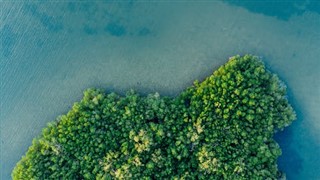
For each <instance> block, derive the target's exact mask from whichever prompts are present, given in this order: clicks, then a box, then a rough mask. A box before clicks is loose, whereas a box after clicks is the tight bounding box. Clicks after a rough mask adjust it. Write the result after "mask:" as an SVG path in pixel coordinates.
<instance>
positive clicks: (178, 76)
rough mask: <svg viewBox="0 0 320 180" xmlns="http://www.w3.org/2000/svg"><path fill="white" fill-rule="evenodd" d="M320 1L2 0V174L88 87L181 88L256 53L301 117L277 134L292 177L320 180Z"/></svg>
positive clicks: (283, 165) (281, 164) (167, 90)
mask: <svg viewBox="0 0 320 180" xmlns="http://www.w3.org/2000/svg"><path fill="white" fill-rule="evenodd" d="M319 11H320V5H319V3H317V2H313V1H306V2H303V1H297V2H280V3H275V2H271V1H270V2H267V3H266V4H263V3H261V2H260V3H258V2H254V1H250V2H249V1H248V2H243V1H242V2H241V1H214V2H208V1H205V2H174V3H173V2H171V3H169V2H164V1H156V2H153V3H150V2H149V3H148V2H136V1H130V2H121V3H115V2H112V1H106V2H104V1H96V2H94V3H88V2H81V3H75V2H70V3H67V2H50V3H49V2H41V1H39V2H28V3H25V2H21V1H19V2H9V1H8V2H7V1H4V2H0V78H1V79H0V98H1V99H0V103H1V104H0V122H1V158H0V159H1V178H0V179H10V173H11V170H12V168H13V167H14V165H15V163H16V162H17V161H18V160H19V159H20V158H21V156H22V155H24V153H25V152H26V150H27V148H28V147H29V146H30V145H31V141H32V139H33V138H34V137H36V136H37V135H39V134H40V132H41V129H42V128H43V127H45V126H46V123H47V122H49V121H52V120H54V119H55V118H56V117H57V116H58V115H60V114H63V113H65V112H67V111H68V109H69V108H70V107H71V106H72V104H73V102H75V101H78V100H80V98H81V96H82V91H83V90H84V89H86V88H88V87H101V88H104V89H107V90H108V91H116V92H118V93H124V92H125V91H127V90H129V89H130V88H134V89H136V90H137V91H138V92H141V93H143V94H147V93H150V92H155V91H157V92H160V93H161V94H162V95H169V96H174V95H176V94H178V93H179V92H181V91H182V90H183V89H184V88H186V87H188V86H190V85H191V83H192V82H193V81H194V80H195V79H199V80H201V79H203V78H204V77H206V76H208V75H209V74H211V73H212V71H213V70H215V69H216V68H217V67H219V66H220V65H222V64H224V63H225V62H226V60H227V58H228V57H230V56H233V55H235V54H245V53H251V54H256V55H259V56H262V58H263V59H264V61H265V62H266V64H267V66H268V67H269V68H270V69H272V71H273V72H275V73H277V74H279V76H280V77H281V79H282V80H284V81H285V83H286V84H287V85H288V89H289V98H290V100H291V103H292V104H293V106H294V107H295V109H296V111H297V113H298V119H297V121H295V122H294V123H293V124H292V126H290V127H289V128H287V129H286V130H285V131H283V132H280V133H278V135H277V136H276V139H277V140H278V142H279V144H280V146H281V148H282V149H283V155H282V156H281V157H280V158H279V168H280V169H281V170H283V171H285V172H286V173H287V177H288V179H320V173H319V172H320V156H319V152H320V131H319V130H320V111H319V109H320V80H319V77H320V71H319V69H320V65H319V57H320V12H319Z"/></svg>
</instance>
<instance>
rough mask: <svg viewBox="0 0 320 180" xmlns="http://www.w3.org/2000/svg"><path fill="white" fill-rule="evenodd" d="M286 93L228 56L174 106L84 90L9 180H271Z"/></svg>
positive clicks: (248, 61) (287, 113) (246, 60)
mask: <svg viewBox="0 0 320 180" xmlns="http://www.w3.org/2000/svg"><path fill="white" fill-rule="evenodd" d="M294 119H295V113H294V111H293V108H292V107H291V105H290V104H289V103H288V99H287V98H286V86H285V85H284V84H283V83H282V82H281V81H280V80H279V78H278V77H277V76H276V75H275V74H272V73H271V72H270V71H268V70H267V69H266V68H265V65H264V63H263V62H262V61H261V60H260V59H259V58H258V57H256V56H252V55H245V56H234V57H231V58H230V59H229V61H228V62H227V63H226V64H225V65H223V66H221V67H220V68H219V69H218V70H216V71H215V72H214V73H213V74H212V75H210V76H209V77H207V78H206V79H205V80H204V81H202V82H198V81H195V82H194V84H193V85H192V86H191V87H189V88H187V89H186V90H184V91H183V92H181V94H180V95H178V96H177V97H175V98H169V97H161V96H160V95H159V94H158V93H154V94H150V95H148V96H140V95H139V94H138V93H136V92H134V91H129V92H127V94H126V95H125V96H120V95H118V94H116V93H113V92H112V93H106V92H104V91H103V90H100V89H88V90H86V91H85V92H84V97H83V99H82V100H81V101H80V102H76V103H75V104H74V105H73V107H72V109H71V110H70V111H69V112H68V113H67V114H65V115H62V116H60V117H58V118H57V120H56V121H53V122H51V123H49V124H48V126H47V127H46V128H44V129H43V131H42V134H41V135H40V136H39V137H38V138H35V139H34V140H33V142H32V145H31V147H30V148H29V149H28V151H27V153H26V155H25V156H23V157H22V159H21V160H20V161H19V162H18V163H17V165H16V167H15V168H14V170H13V172H12V177H13V179H17V180H18V179H277V178H280V177H281V176H283V173H281V171H279V169H278V167H277V158H278V157H279V156H280V155H281V149H280V147H279V145H278V144H277V142H275V140H274V139H273V136H274V134H275V133H276V132H277V131H278V130H282V129H283V128H284V127H286V126H288V125H290V124H291V122H292V121H293V120H294Z"/></svg>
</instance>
